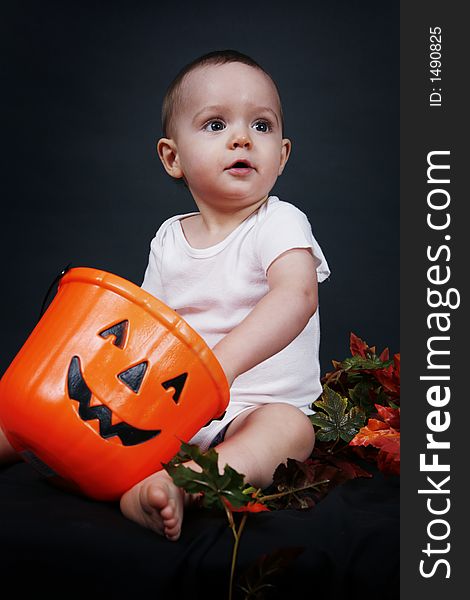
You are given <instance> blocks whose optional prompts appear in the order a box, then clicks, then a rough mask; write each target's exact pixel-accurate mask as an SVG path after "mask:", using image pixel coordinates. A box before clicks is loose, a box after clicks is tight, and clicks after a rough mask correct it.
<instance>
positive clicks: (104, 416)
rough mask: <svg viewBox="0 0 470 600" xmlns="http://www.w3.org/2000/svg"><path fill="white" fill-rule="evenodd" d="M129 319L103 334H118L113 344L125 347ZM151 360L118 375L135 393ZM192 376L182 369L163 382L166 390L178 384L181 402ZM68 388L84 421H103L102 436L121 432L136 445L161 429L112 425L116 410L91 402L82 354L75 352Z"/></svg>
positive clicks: (123, 439) (129, 443) (128, 443)
mask: <svg viewBox="0 0 470 600" xmlns="http://www.w3.org/2000/svg"><path fill="white" fill-rule="evenodd" d="M128 326H129V321H128V320H125V321H121V322H120V323H117V324H116V325H113V326H111V327H107V328H106V329H104V330H103V331H101V332H100V334H99V335H100V336H101V337H102V338H105V339H106V338H108V337H110V336H113V337H114V341H113V344H114V346H116V347H117V348H121V349H122V348H123V347H124V345H125V341H126V337H127V331H128ZM147 366H148V362H147V361H145V360H144V361H142V362H140V363H138V364H136V365H134V366H132V367H129V368H128V369H126V370H124V371H121V372H120V373H118V374H117V377H118V379H119V380H120V381H121V382H122V383H123V385H126V386H127V387H128V388H129V389H130V390H131V391H132V392H133V393H134V394H137V393H138V392H139V390H140V387H141V385H142V381H143V378H144V376H145V373H146V371H147ZM187 377H188V374H187V373H181V374H180V375H177V376H176V377H173V378H172V379H168V380H166V381H164V382H162V384H161V385H162V387H163V388H164V389H165V390H168V389H170V388H174V390H175V391H174V394H173V400H174V402H175V403H176V404H177V403H178V401H179V399H180V396H181V393H182V391H183V388H184V384H185V382H186V379H187ZM67 389H68V394H69V397H70V398H71V399H72V400H76V401H77V402H78V403H79V409H78V414H79V415H80V418H81V419H83V420H84V421H90V420H92V419H97V420H98V421H99V434H100V435H101V437H102V438H104V439H108V438H110V437H113V436H117V437H118V438H119V439H120V440H121V442H122V443H123V445H124V446H135V445H136V444H142V443H143V442H147V441H148V440H151V439H152V438H154V437H155V436H157V435H158V434H159V433H161V429H153V430H145V429H139V428H138V427H133V426H132V425H129V423H125V422H123V421H122V422H120V423H117V424H115V425H112V411H111V409H110V408H108V407H107V406H105V405H104V404H100V405H99V406H97V405H95V406H91V405H90V403H91V400H92V392H91V390H90V388H89V387H88V385H87V384H86V382H85V379H84V377H83V373H82V369H81V364H80V358H79V357H78V356H73V357H72V360H71V361H70V365H69V368H68V372H67Z"/></svg>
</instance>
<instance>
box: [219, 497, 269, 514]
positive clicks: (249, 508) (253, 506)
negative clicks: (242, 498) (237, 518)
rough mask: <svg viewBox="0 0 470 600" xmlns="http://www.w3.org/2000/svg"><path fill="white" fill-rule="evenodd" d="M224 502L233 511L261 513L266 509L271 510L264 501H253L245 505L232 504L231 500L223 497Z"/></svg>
mask: <svg viewBox="0 0 470 600" xmlns="http://www.w3.org/2000/svg"><path fill="white" fill-rule="evenodd" d="M223 502H224V504H225V505H226V506H227V508H229V509H230V510H231V511H232V512H251V513H259V512H263V511H266V510H267V511H269V508H268V507H267V506H266V505H265V504H263V503H262V502H256V501H252V502H249V503H248V504H245V505H244V506H232V504H230V502H229V501H228V500H227V499H226V498H223Z"/></svg>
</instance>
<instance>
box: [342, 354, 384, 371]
mask: <svg viewBox="0 0 470 600" xmlns="http://www.w3.org/2000/svg"><path fill="white" fill-rule="evenodd" d="M390 365H393V360H386V361H383V360H380V358H379V357H378V356H376V355H375V354H374V355H372V356H369V357H367V358H363V357H362V356H358V355H356V356H350V357H349V358H346V359H345V360H343V362H342V363H341V367H342V368H343V369H344V370H345V371H351V370H360V369H386V368H387V367H389V366H390Z"/></svg>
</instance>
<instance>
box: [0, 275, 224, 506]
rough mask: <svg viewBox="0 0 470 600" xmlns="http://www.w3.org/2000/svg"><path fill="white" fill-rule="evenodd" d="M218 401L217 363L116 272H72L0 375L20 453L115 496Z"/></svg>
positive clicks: (84, 488)
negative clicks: (114, 273) (3, 372)
mask: <svg viewBox="0 0 470 600" xmlns="http://www.w3.org/2000/svg"><path fill="white" fill-rule="evenodd" d="M228 400H229V388H228V385H227V380H226V377H225V375H224V373H223V370H222V368H221V366H220V364H219V363H218V361H217V359H216V358H215V356H214V354H213V353H212V352H211V350H210V348H209V347H208V346H207V344H206V343H205V341H204V340H203V339H202V338H201V337H200V336H199V335H198V334H197V333H196V332H195V331H194V330H193V329H191V328H190V327H189V325H188V324H187V323H186V322H185V321H184V320H183V319H182V318H181V317H180V315H178V314H177V313H176V312H175V311H173V310H171V308H169V307H167V306H166V305H165V304H164V303H162V302H161V301H160V300H158V299H157V298H154V297H153V296H151V295H150V294H148V293H147V292H145V291H144V290H142V289H141V288H139V287H138V286H136V285H134V284H132V283H130V282H128V281H126V280H125V279H122V278H120V277H117V276H116V275H113V274H111V273H106V272H104V271H97V270H95V269H88V268H74V269H71V270H70V271H68V272H67V273H66V275H64V277H63V278H62V280H61V282H60V286H59V290H58V293H57V295H56V297H55V298H54V300H53V301H52V302H51V304H50V305H49V307H48V309H47V311H46V312H45V313H44V315H43V316H42V318H41V320H40V322H39V323H38V326H37V327H36V328H35V330H34V331H33V332H32V334H31V335H30V337H29V338H28V340H26V342H25V344H24V345H23V347H22V348H21V350H20V352H19V353H18V354H17V356H16V357H15V359H14V361H13V362H12V364H11V365H10V367H9V368H8V369H7V371H6V372H5V374H4V376H3V377H2V379H1V381H0V423H1V426H2V429H3V430H4V431H5V433H6V434H7V437H8V439H9V441H10V443H11V444H12V445H13V446H14V447H15V449H16V450H17V451H18V452H25V454H27V455H28V456H29V457H31V456H34V457H35V458H37V459H38V461H42V462H43V463H45V465H47V466H48V467H50V470H52V471H53V472H55V473H56V474H57V476H58V477H59V478H60V479H61V480H62V481H66V482H69V483H71V484H72V485H73V486H74V488H75V489H78V490H80V491H81V492H82V493H85V494H86V495H89V496H91V497H93V498H96V499H103V500H114V499H117V498H118V497H120V495H122V493H124V492H125V491H126V490H128V489H129V488H130V487H132V485H134V484H135V483H137V482H138V481H141V480H142V479H144V478H145V477H147V476H148V475H150V474H151V473H154V472H155V471H157V470H159V469H161V468H162V463H165V462H168V461H169V460H170V459H171V458H172V457H173V456H174V455H175V454H176V453H177V452H178V450H179V448H180V444H181V440H184V441H189V439H191V437H192V436H193V435H194V434H195V433H196V432H197V431H198V430H199V429H200V428H201V427H203V426H204V425H206V424H207V422H208V421H209V420H211V419H214V418H217V417H219V416H220V415H221V414H222V413H223V411H224V410H225V408H226V407H227V404H228Z"/></svg>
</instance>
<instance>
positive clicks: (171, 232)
mask: <svg viewBox="0 0 470 600" xmlns="http://www.w3.org/2000/svg"><path fill="white" fill-rule="evenodd" d="M196 214H199V213H197V212H194V213H187V214H182V215H176V216H174V217H170V218H169V219H167V220H166V221H165V222H164V223H162V225H161V226H160V228H159V229H158V231H157V233H156V235H155V237H154V238H153V240H152V242H151V245H150V256H149V262H148V266H147V269H146V272H145V276H144V281H143V283H142V288H143V289H145V290H146V291H148V292H149V293H151V294H153V295H154V296H156V297H157V298H159V299H160V300H162V301H163V302H164V303H165V304H166V305H167V306H169V307H170V308H172V309H173V310H175V311H176V312H177V313H178V314H180V315H181V316H182V317H183V318H184V319H185V321H186V322H187V323H188V324H189V325H190V326H191V327H192V328H193V329H195V330H196V331H197V332H198V333H199V334H200V335H201V336H202V337H203V338H204V340H205V341H206V343H207V344H208V346H209V347H210V348H213V347H214V346H215V345H216V344H217V342H219V340H220V339H221V338H223V337H224V336H225V335H226V334H227V333H229V332H230V331H231V330H232V329H233V328H234V327H236V326H237V325H238V324H239V323H240V322H241V321H243V319H244V318H245V317H246V316H247V315H248V313H250V312H251V310H252V309H253V308H254V306H255V305H256V304H257V303H258V302H259V300H260V299H261V298H262V297H263V296H265V295H266V294H267V293H268V291H269V286H268V280H267V276H266V271H267V269H268V267H269V266H270V264H271V263H272V262H273V261H274V259H275V258H277V257H278V256H279V255H281V254H282V253H283V252H286V251H287V250H290V249H292V248H311V249H312V252H313V255H314V257H315V261H316V267H317V276H318V281H319V282H321V281H323V280H324V279H326V278H327V277H328V276H329V274H330V270H329V268H328V264H327V262H326V260H325V257H324V256H323V253H322V251H321V249H320V246H319V245H318V243H317V241H316V240H315V238H314V237H313V234H312V229H311V226H310V223H309V221H308V219H307V217H306V215H305V214H304V213H303V212H302V211H301V210H299V209H298V208H297V207H295V206H294V205H293V204H290V203H288V202H284V201H282V200H279V198H277V197H276V196H270V197H269V198H268V200H267V201H266V202H265V203H264V204H262V205H261V206H260V207H259V209H258V210H257V211H255V212H254V213H252V214H251V215H250V216H249V217H248V218H246V219H245V220H244V221H243V222H242V223H240V225H238V227H236V229H234V230H233V231H232V232H231V233H230V234H229V235H228V236H227V237H226V238H225V239H224V240H222V241H221V242H219V243H218V244H215V245H214V246H210V247H209V248H193V247H192V246H190V245H189V243H188V241H187V240H186V237H185V235H184V233H183V229H182V226H181V222H180V221H181V219H183V218H185V217H188V216H190V215H196ZM286 310H288V307H286ZM319 344H320V326H319V312H318V310H317V311H316V313H315V314H314V315H313V316H312V317H311V319H310V320H309V322H308V324H307V325H306V327H305V328H304V329H303V330H302V331H301V333H300V334H299V335H298V336H297V337H296V338H295V339H294V340H293V341H292V342H291V343H290V344H289V345H288V346H286V348H284V349H283V350H281V351H280V352H278V353H277V354H275V355H274V356H272V357H270V358H268V359H267V360H265V361H263V362H261V363H260V364H258V365H256V366H255V367H253V368H252V369H250V370H248V371H246V372H245V373H243V374H242V375H239V376H238V377H237V378H236V379H235V380H234V382H233V384H232V387H231V389H230V403H229V406H228V408H227V412H226V414H225V416H224V418H223V419H221V420H218V421H213V422H212V423H210V424H209V425H208V426H207V427H203V428H202V429H201V430H200V432H198V434H196V436H195V437H193V438H192V440H191V443H195V444H199V445H200V446H201V448H202V449H203V450H205V449H206V448H207V447H208V446H209V444H210V442H211V441H212V439H213V438H214V436H215V435H216V434H217V433H218V432H219V431H220V430H221V429H222V428H223V427H225V426H226V425H227V424H228V423H230V421H232V419H233V418H234V417H236V416H237V415H238V414H240V413H241V412H243V411H244V410H246V409H248V408H251V407H252V406H255V405H257V404H264V403H267V402H286V403H289V404H292V405H294V406H297V407H298V408H299V409H301V410H302V411H303V412H304V413H305V414H312V413H313V411H312V410H311V408H310V405H311V404H312V402H314V401H315V400H316V399H317V398H318V396H319V395H320V394H321V391H322V386H321V383H320V365H319Z"/></svg>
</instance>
